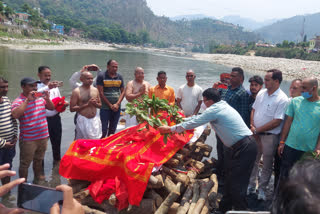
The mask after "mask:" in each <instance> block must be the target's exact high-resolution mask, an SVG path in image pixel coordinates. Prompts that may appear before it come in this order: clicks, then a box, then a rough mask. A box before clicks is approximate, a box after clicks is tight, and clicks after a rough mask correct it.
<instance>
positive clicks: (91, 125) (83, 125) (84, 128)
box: [76, 114, 102, 139]
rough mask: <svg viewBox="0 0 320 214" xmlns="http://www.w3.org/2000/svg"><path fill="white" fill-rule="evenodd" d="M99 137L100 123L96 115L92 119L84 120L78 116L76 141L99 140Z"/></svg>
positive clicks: (100, 133)
mask: <svg viewBox="0 0 320 214" xmlns="http://www.w3.org/2000/svg"><path fill="white" fill-rule="evenodd" d="M101 135H102V129H101V121H100V117H99V116H98V114H96V116H95V117H93V118H86V117H84V116H82V115H80V114H78V117H77V125H76V139H100V138H101Z"/></svg>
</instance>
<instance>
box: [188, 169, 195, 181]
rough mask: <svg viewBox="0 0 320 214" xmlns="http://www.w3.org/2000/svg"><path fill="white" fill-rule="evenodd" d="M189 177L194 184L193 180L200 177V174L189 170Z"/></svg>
mask: <svg viewBox="0 0 320 214" xmlns="http://www.w3.org/2000/svg"><path fill="white" fill-rule="evenodd" d="M187 176H188V177H189V178H190V181H191V182H193V180H194V179H195V178H196V177H197V176H198V173H197V172H196V171H194V170H192V169H191V170H188V173H187Z"/></svg>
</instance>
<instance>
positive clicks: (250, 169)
mask: <svg viewBox="0 0 320 214" xmlns="http://www.w3.org/2000/svg"><path fill="white" fill-rule="evenodd" d="M117 71H118V62H117V61H115V60H109V61H108V62H107V69H106V71H101V70H100V68H99V67H98V66H97V65H94V64H92V65H85V66H83V68H82V69H81V70H80V71H79V72H75V73H74V74H73V75H72V77H71V78H70V84H71V87H72V89H73V91H72V95H71V98H70V104H69V103H68V102H66V101H65V100H64V97H63V98H61V94H60V91H59V86H61V82H59V81H51V73H52V72H51V69H50V68H49V67H48V66H40V67H39V68H38V77H39V80H35V79H33V78H30V77H25V78H23V79H22V80H21V88H22V93H21V94H20V96H19V97H18V98H16V99H15V100H14V101H13V102H12V104H11V103H10V100H9V99H8V97H7V96H6V94H7V92H8V81H7V80H5V79H4V78H0V107H1V108H0V111H1V113H0V127H1V129H0V164H5V163H9V164H10V167H11V165H12V159H13V157H14V155H15V144H16V142H17V140H18V126H17V121H16V119H18V120H19V124H20V127H19V131H20V136H19V147H20V165H19V177H20V178H24V179H25V180H26V179H27V178H28V168H29V166H30V164H31V162H33V170H34V183H41V181H44V180H45V176H44V170H43V165H44V154H45V151H46V149H47V141H48V139H50V142H51V145H52V153H53V160H54V164H56V165H57V164H59V161H60V159H61V151H60V150H61V149H60V147H61V135H62V126H61V117H60V113H61V112H63V111H64V109H65V108H66V107H68V106H69V105H70V111H71V112H76V115H75V120H74V123H75V125H76V128H75V139H100V138H104V137H106V136H110V135H112V134H114V133H115V132H116V128H117V124H118V121H119V118H120V111H121V102H122V101H123V99H124V98H126V99H127V101H128V102H131V101H132V100H134V99H136V98H139V97H141V96H143V95H147V96H149V97H150V98H151V97H152V96H153V95H154V96H155V97H158V98H160V99H166V100H168V105H177V106H178V107H179V108H180V109H181V110H182V111H183V112H184V114H185V116H186V119H185V122H183V123H181V124H178V125H175V126H172V127H169V126H161V127H159V128H158V130H159V131H160V132H161V133H169V132H178V133H180V132H183V131H184V130H187V129H193V128H195V127H197V126H200V125H203V124H206V123H210V124H211V126H212V128H213V129H214V131H215V134H216V138H217V154H218V162H217V173H218V178H219V182H222V183H224V195H223V198H222V200H221V203H220V210H221V211H223V212H225V211H227V210H231V209H235V210H246V209H248V204H247V201H246V195H247V194H253V193H256V192H257V193H258V194H257V197H258V199H259V200H266V194H265V192H266V189H267V186H268V183H269V181H270V177H271V174H272V171H273V170H274V171H275V192H277V191H278V190H279V189H280V188H281V186H282V185H283V184H284V183H285V182H286V180H287V178H288V174H289V171H290V169H291V168H292V166H293V165H294V164H295V163H296V162H297V161H298V160H299V159H300V158H301V156H302V155H303V154H304V153H305V152H309V151H315V152H316V153H317V154H318V155H319V154H320V140H319V139H320V138H319V134H320V127H319V125H318V124H320V99H319V96H318V81H317V79H315V78H311V77H310V78H305V79H303V80H300V79H296V80H294V81H292V83H291V86H290V98H288V97H287V95H286V94H285V93H284V92H283V91H282V90H281V89H280V85H281V82H282V73H281V71H279V70H277V69H272V70H268V71H267V72H266V74H265V76H264V80H263V79H262V78H261V77H260V76H257V75H255V76H253V77H251V78H250V79H249V82H250V88H249V89H248V90H246V89H245V88H244V87H243V82H244V72H243V70H242V69H241V68H240V67H235V68H232V70H231V73H230V74H229V73H224V74H221V76H220V77H221V81H219V82H216V83H214V84H213V87H212V88H208V89H206V90H204V91H203V90H202V88H201V87H200V86H199V85H197V84H196V83H195V79H196V74H195V72H194V71H192V70H188V71H187V72H186V76H185V77H186V83H185V84H183V85H182V86H180V87H179V88H178V90H177V93H176V94H175V91H174V89H173V88H172V87H170V86H168V85H167V84H166V82H167V75H166V72H165V71H159V72H158V74H157V81H158V84H157V85H156V86H153V87H152V86H151V85H150V84H149V83H148V82H147V81H145V80H144V69H143V68H141V67H137V68H136V69H135V70H134V76H135V78H134V79H133V80H131V81H129V82H128V83H127V85H126V86H125V84H124V81H123V78H122V76H121V74H119V73H118V72H117ZM92 72H97V77H96V78H94V77H93V76H94V75H93V74H92ZM78 80H80V83H79V82H78ZM263 85H265V88H264V89H263ZM98 109H100V111H98ZM201 109H202V110H201ZM199 111H202V113H201V114H199ZM135 124H137V121H136V119H135V117H131V118H127V120H126V126H132V125H135ZM261 156H262V157H263V167H262V172H261V176H260V179H259V180H258V166H259V164H260V159H261ZM1 181H2V184H3V185H5V184H8V183H9V182H10V176H4V177H3V178H2V179H1Z"/></svg>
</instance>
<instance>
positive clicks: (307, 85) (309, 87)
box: [301, 77, 318, 99]
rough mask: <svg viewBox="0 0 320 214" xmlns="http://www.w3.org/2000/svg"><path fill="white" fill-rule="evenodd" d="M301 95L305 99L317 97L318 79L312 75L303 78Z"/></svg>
mask: <svg viewBox="0 0 320 214" xmlns="http://www.w3.org/2000/svg"><path fill="white" fill-rule="evenodd" d="M301 95H302V96H303V97H304V98H306V99H309V98H312V97H314V98H315V97H317V96H318V80H317V79H316V78H314V77H309V78H305V79H303V80H302V91H301Z"/></svg>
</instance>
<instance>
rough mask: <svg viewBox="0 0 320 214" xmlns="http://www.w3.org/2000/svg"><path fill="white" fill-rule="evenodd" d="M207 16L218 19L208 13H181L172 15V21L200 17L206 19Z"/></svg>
mask: <svg viewBox="0 0 320 214" xmlns="http://www.w3.org/2000/svg"><path fill="white" fill-rule="evenodd" d="M205 18H210V19H217V18H216V17H214V16H207V15H203V14H191V15H181V16H174V17H170V19H171V20H172V21H179V20H182V19H185V20H188V21H191V20H198V19H205Z"/></svg>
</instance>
